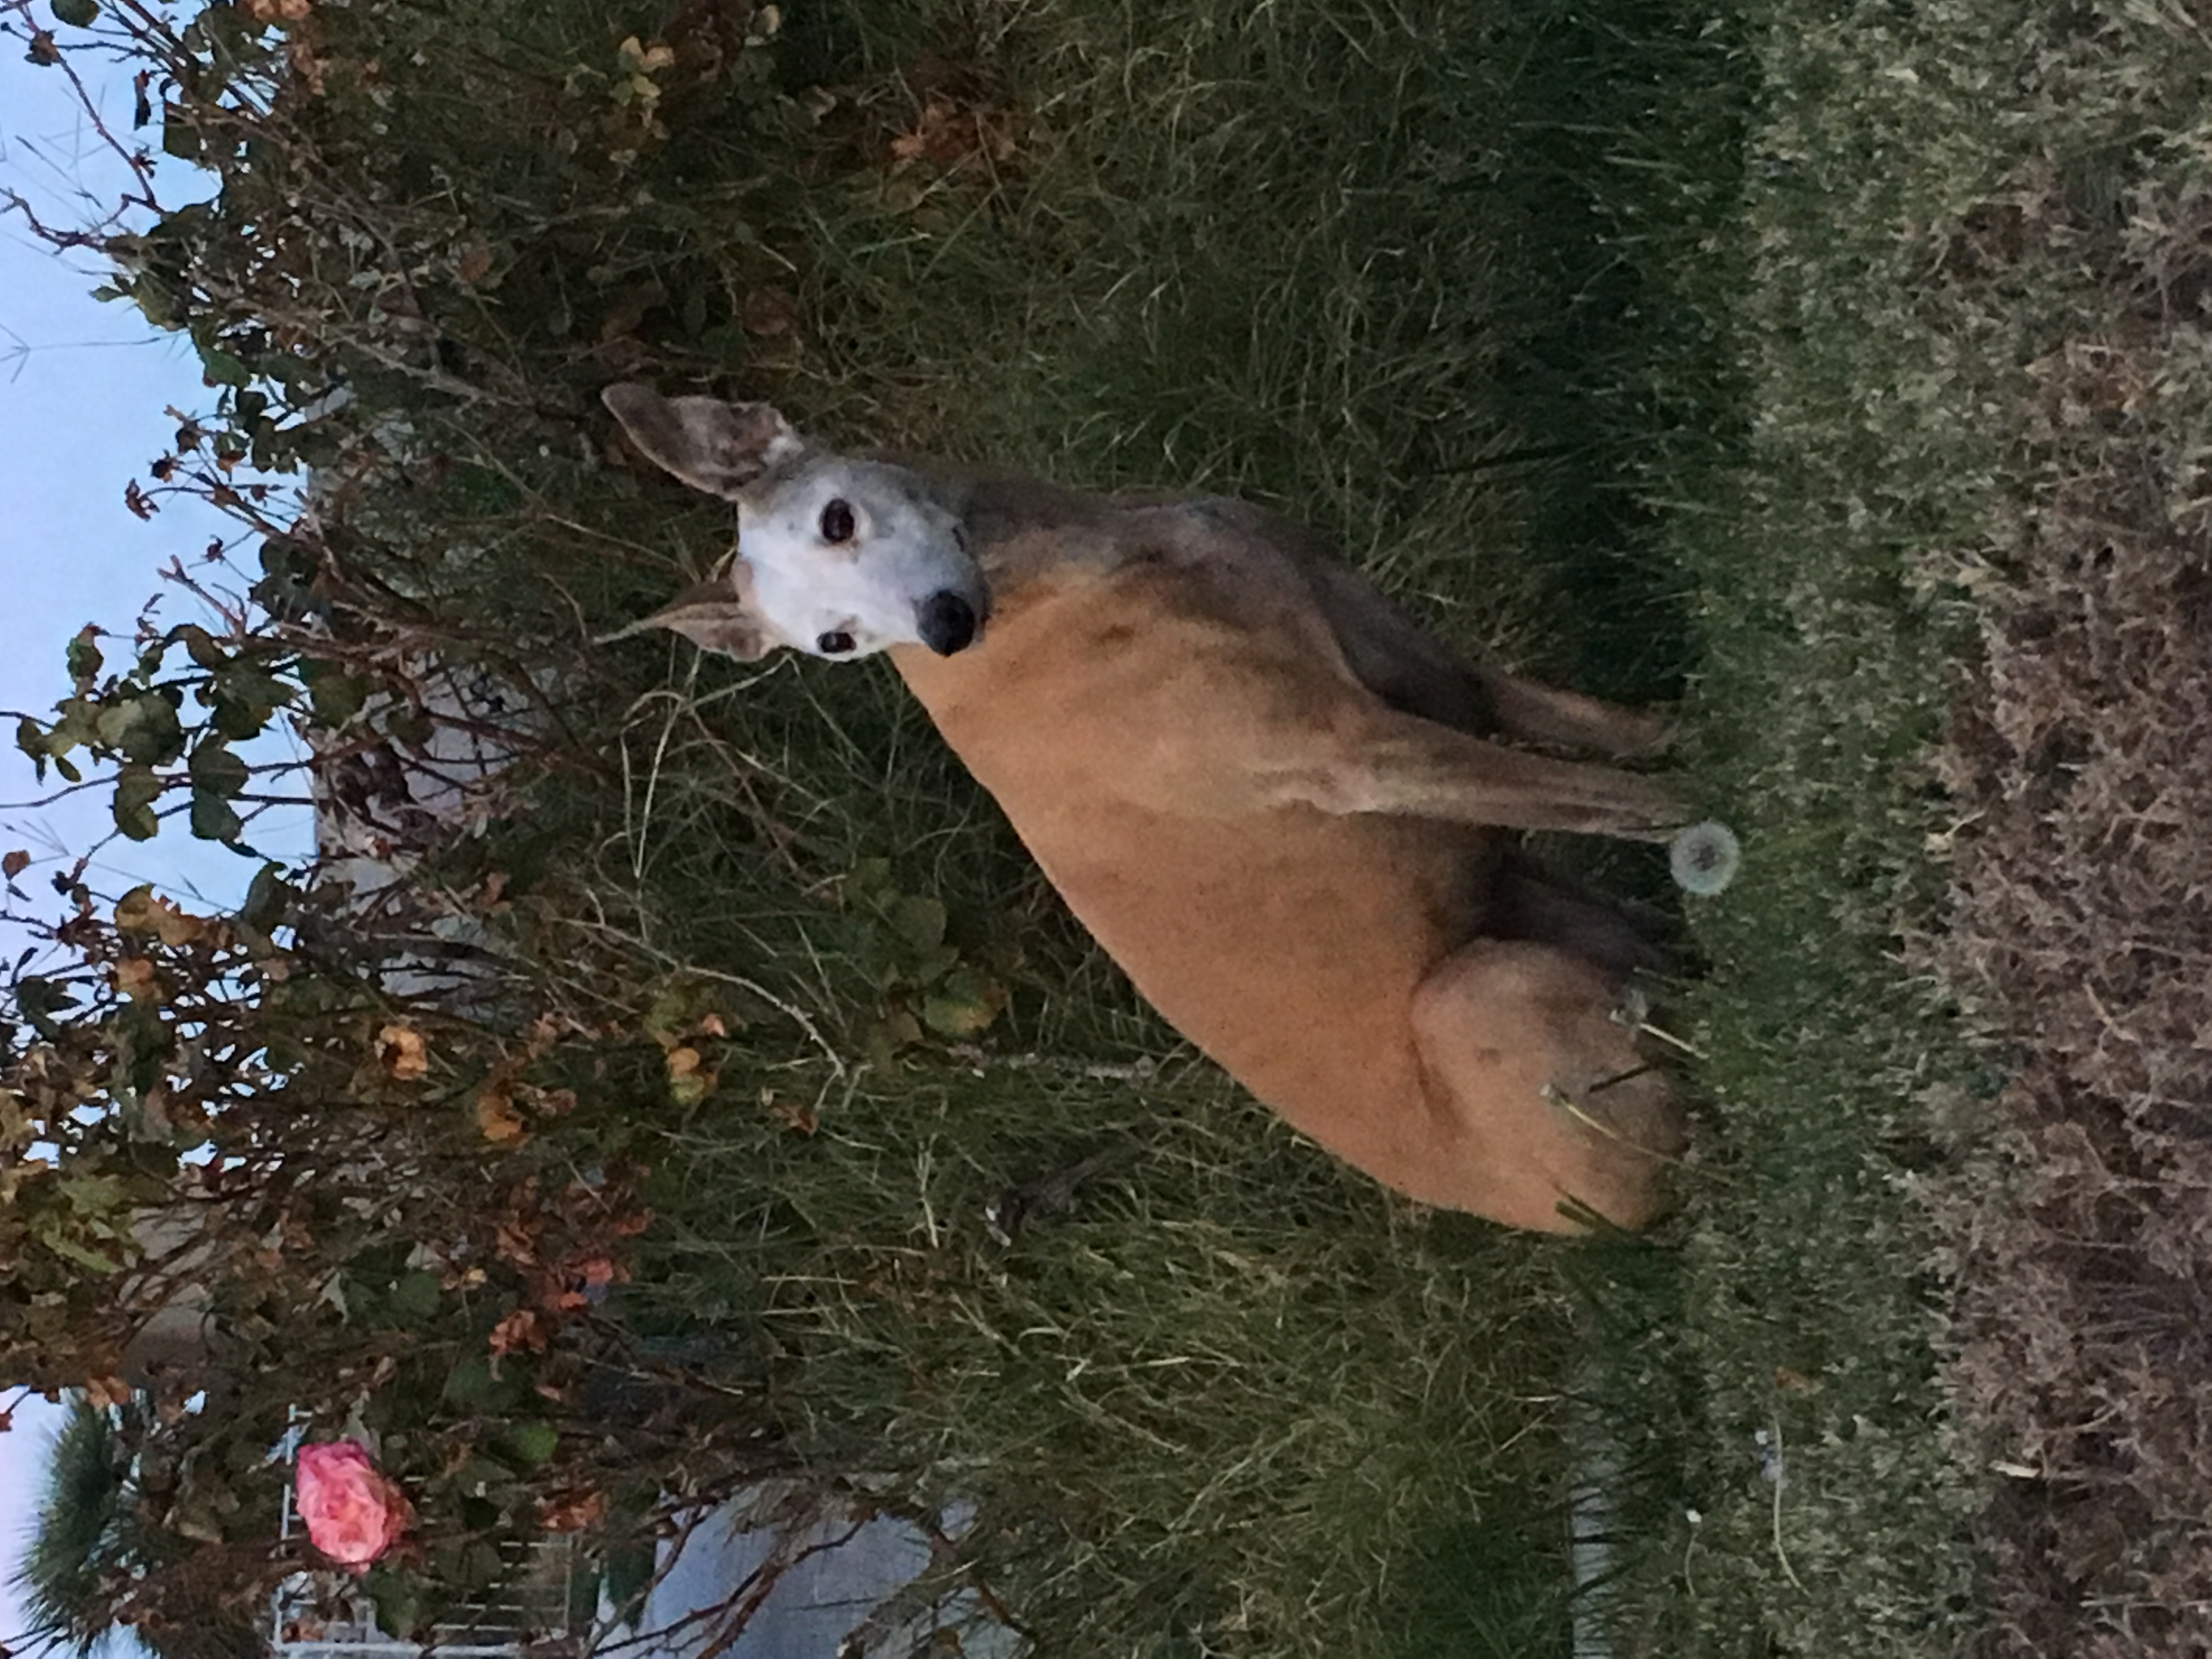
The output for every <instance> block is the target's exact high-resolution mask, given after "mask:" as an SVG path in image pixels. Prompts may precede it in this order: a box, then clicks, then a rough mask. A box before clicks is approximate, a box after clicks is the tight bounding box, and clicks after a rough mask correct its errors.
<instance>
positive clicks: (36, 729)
mask: <svg viewBox="0 0 2212 1659" xmlns="http://www.w3.org/2000/svg"><path fill="white" fill-rule="evenodd" d="M15 747H16V748H18V749H20V750H22V751H23V752H24V753H25V754H26V755H27V756H29V757H30V759H31V765H32V766H33V769H36V771H37V773H38V776H39V781H40V782H41V783H44V782H45V781H46V732H45V730H44V729H43V728H42V727H41V726H40V725H39V723H38V721H36V720H33V719H32V718H31V717H30V716H29V715H28V714H26V715H24V716H23V717H22V718H21V719H20V720H17V721H16V722H15Z"/></svg>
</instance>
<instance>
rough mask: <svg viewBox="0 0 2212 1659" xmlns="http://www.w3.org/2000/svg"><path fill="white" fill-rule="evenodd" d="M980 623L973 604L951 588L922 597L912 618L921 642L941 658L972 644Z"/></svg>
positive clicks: (963, 649)
mask: <svg viewBox="0 0 2212 1659" xmlns="http://www.w3.org/2000/svg"><path fill="white" fill-rule="evenodd" d="M980 627H981V622H980V620H979V619H978V618H977V617H976V615H975V606H974V605H970V604H969V603H968V601H967V600H966V599H963V598H961V597H960V595H959V594H957V593H955V592H951V591H950V590H947V591H946V592H942V593H933V594H931V595H930V596H929V597H928V598H927V599H924V600H923V601H922V602H921V610H920V611H918V612H917V613H916V615H915V631H916V632H917V633H919V634H920V635H921V642H922V643H923V644H924V645H926V646H927V647H929V648H930V649H931V650H933V651H934V652H935V653H937V654H938V655H939V656H940V657H949V656H951V655H952V654H953V653H955V652H956V651H965V650H966V649H967V648H968V647H969V646H970V645H973V644H974V643H975V635H976V632H977V630H978V629H979V628H980Z"/></svg>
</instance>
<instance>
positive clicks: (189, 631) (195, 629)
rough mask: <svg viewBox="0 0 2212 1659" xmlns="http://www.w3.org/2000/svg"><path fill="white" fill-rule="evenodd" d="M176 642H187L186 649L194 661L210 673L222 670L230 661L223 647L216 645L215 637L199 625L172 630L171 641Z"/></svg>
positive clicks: (188, 625)
mask: <svg viewBox="0 0 2212 1659" xmlns="http://www.w3.org/2000/svg"><path fill="white" fill-rule="evenodd" d="M174 640H182V641H184V642H185V650H186V651H187V652H189V653H191V659H192V661H193V662H195V663H196V664H197V665H199V666H200V667H202V668H204V669H208V670H209V671H214V670H216V669H218V668H221V667H222V665H224V664H225V663H227V662H228V661H229V660H230V659H229V657H228V655H226V654H225V653H224V651H223V648H222V646H220V645H218V644H216V638H215V635H212V634H210V633H209V632H208V631H207V629H204V628H202V627H201V626H200V625H199V624H198V623H182V624H180V625H179V626H178V627H176V628H173V629H171V630H170V632H169V641H174ZM169 641H163V643H164V644H167V643H168V642H169Z"/></svg>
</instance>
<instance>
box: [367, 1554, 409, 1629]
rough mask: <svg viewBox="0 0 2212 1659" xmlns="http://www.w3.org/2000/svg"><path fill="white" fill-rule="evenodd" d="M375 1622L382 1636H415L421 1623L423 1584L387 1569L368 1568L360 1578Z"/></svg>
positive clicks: (381, 1567) (401, 1573)
mask: <svg viewBox="0 0 2212 1659" xmlns="http://www.w3.org/2000/svg"><path fill="white" fill-rule="evenodd" d="M362 1589H366V1590H367V1591H368V1600H369V1604H370V1605H371V1606H372V1607H374V1608H375V1609H376V1622H377V1625H378V1626H379V1628H380V1629H381V1630H382V1631H383V1632H384V1633H385V1634H386V1635H387V1636H394V1637H398V1638H400V1639H401V1640H403V1641H404V1640H405V1639H406V1638H409V1637H411V1636H412V1635H414V1633H415V1632H416V1629H417V1628H418V1627H419V1626H421V1625H422V1600H423V1597H422V1581H421V1580H420V1579H418V1578H416V1577H415V1576H414V1575H413V1574H411V1573H404V1572H397V1571H393V1570H392V1568H390V1567H383V1566H378V1567H371V1568H370V1569H369V1570H368V1573H367V1574H366V1575H365V1576H364V1577H362Z"/></svg>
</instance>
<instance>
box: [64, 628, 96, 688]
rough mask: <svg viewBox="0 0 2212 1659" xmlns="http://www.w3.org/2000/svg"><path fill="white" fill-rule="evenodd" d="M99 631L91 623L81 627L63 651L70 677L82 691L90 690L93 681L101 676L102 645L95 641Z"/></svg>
mask: <svg viewBox="0 0 2212 1659" xmlns="http://www.w3.org/2000/svg"><path fill="white" fill-rule="evenodd" d="M99 631H100V630H99V629H95V628H94V627H92V626H91V625H90V624H89V623H88V624H87V625H86V626H84V627H82V628H80V629H77V631H76V633H75V634H74V635H71V636H70V642H69V646H68V647H67V649H66V650H65V651H64V653H63V657H64V661H65V662H66V663H67V664H68V665H69V677H70V678H71V679H72V680H75V681H76V689H77V690H80V691H83V690H88V689H89V688H90V687H91V685H92V683H93V681H94V680H95V679H97V678H100V661H101V659H100V647H98V646H97V645H95V644H94V643H93V641H94V636H95V635H98V633H99Z"/></svg>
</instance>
